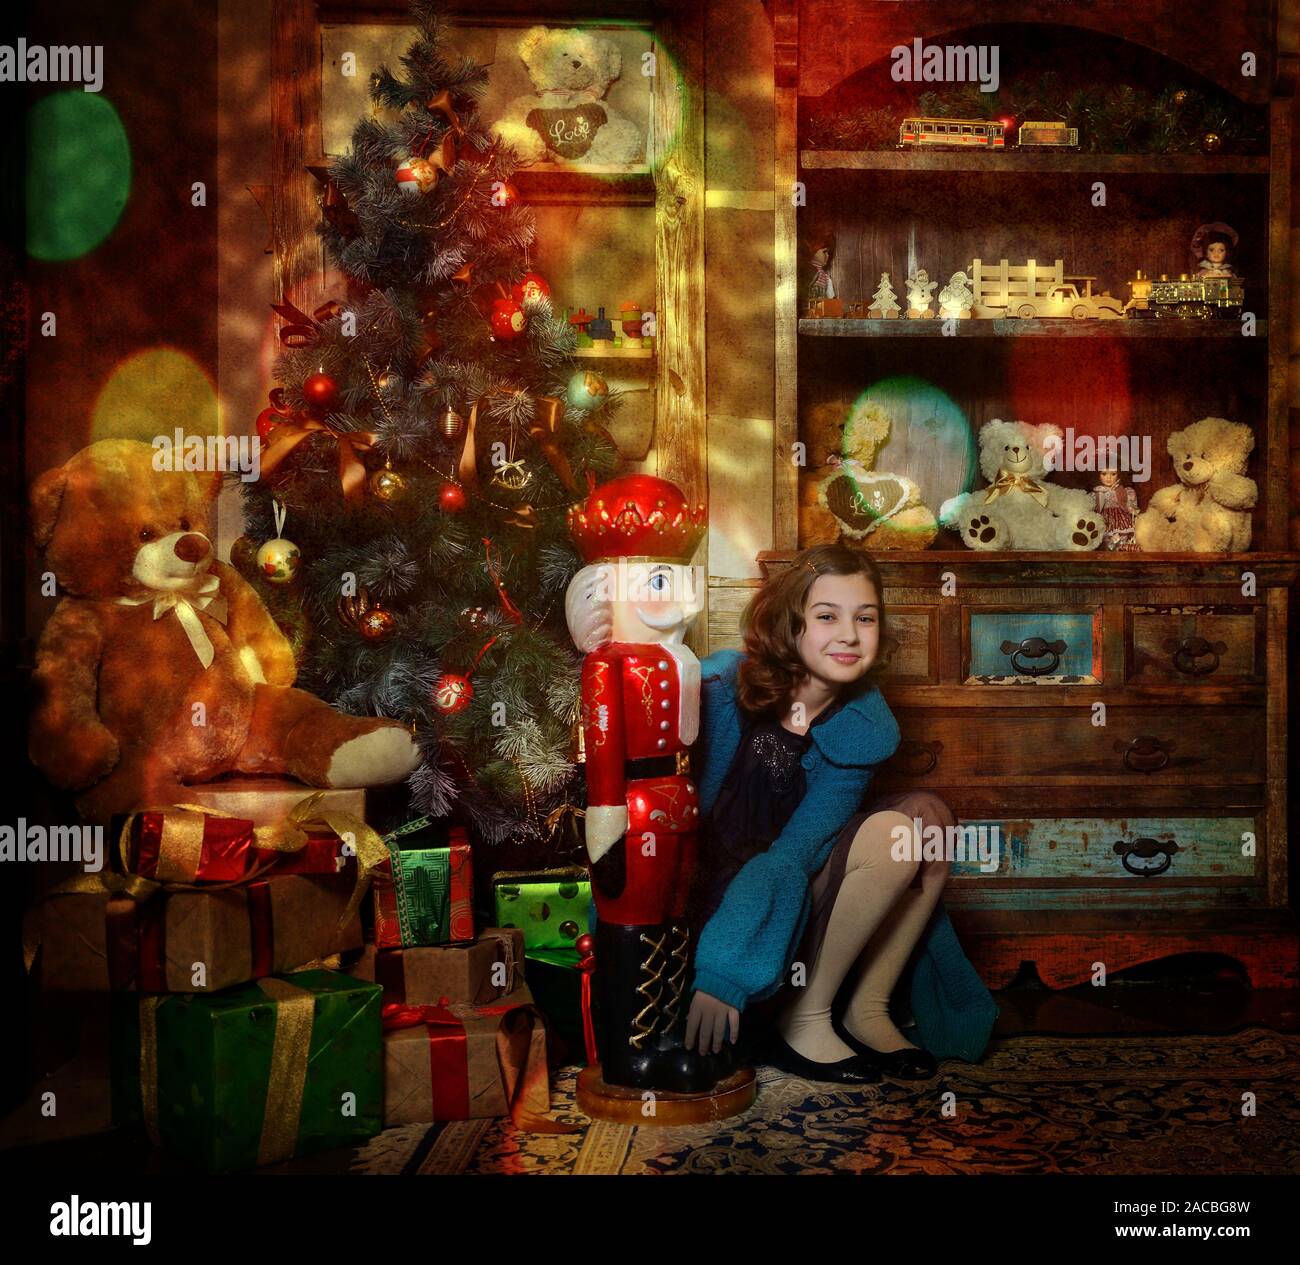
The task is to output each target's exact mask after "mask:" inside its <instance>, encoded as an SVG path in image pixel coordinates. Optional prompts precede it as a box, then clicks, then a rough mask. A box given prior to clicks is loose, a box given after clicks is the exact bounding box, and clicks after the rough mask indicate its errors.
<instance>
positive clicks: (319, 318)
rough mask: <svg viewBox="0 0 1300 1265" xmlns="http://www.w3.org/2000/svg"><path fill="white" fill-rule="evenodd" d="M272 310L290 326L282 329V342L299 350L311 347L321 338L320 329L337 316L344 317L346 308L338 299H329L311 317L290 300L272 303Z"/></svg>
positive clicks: (284, 326)
mask: <svg viewBox="0 0 1300 1265" xmlns="http://www.w3.org/2000/svg"><path fill="white" fill-rule="evenodd" d="M271 310H272V311H273V312H274V313H275V314H276V315H277V316H278V317H279V318H280V319H281V320H282V321H287V322H288V324H286V325H282V326H281V327H280V342H281V343H282V344H283V345H284V346H285V347H290V348H293V349H294V350H297V349H298V348H301V347H310V346H311V345H312V343H314V342H315V341H316V340H317V339H318V338H319V337H320V327H321V326H322V325H323V324H324V323H325V322H326V321H332V320H333V319H334V318H335V317H336V316H342V315H343V312H344V311H345V308H344V307H343V304H342V303H340V302H339V301H338V300H337V299H327V300H326V301H325V302H324V303H322V304H321V305H320V307H318V308H317V309H316V310H315V311H314V312H313V313H312V314H311V315H310V316H308V315H307V313H306V312H304V311H302V309H301V308H298V307H296V306H294V304H292V303H290V302H289V300H288V299H282V300H281V301H280V302H279V303H272V304H271Z"/></svg>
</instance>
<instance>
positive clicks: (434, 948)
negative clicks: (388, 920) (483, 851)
mask: <svg viewBox="0 0 1300 1265" xmlns="http://www.w3.org/2000/svg"><path fill="white" fill-rule="evenodd" d="M498 963H499V964H500V965H501V967H503V968H504V969H502V970H499V971H498V970H494V968H496V967H497V965H498ZM523 964H524V933H523V932H522V931H520V930H518V929H516V928H514V927H509V928H504V929H503V928H500V927H487V928H485V929H484V930H483V931H481V932H479V935H478V939H477V940H475V942H474V943H473V944H456V945H430V946H427V947H423V948H411V949H379V948H376V947H375V946H374V945H373V944H368V945H366V947H365V949H364V950H363V951H362V954H361V957H360V959H359V960H358V961H356V962H355V963H353V964H351V965H348V966H344V967H343V968H342V969H343V971H344V973H345V974H347V975H351V976H353V977H354V978H356V979H362V980H368V981H370V982H371V983H373V984H380V985H382V986H383V989H384V1000H385V1001H386V1002H394V1001H396V1002H405V1003H406V1004H407V1005H408V1006H436V1005H437V1004H438V1002H439V1000H440V999H441V998H443V997H445V998H447V1000H448V1001H452V1002H468V1003H470V1004H471V1005H475V1006H485V1005H487V1004H488V1003H489V1002H494V1001H496V1000H497V999H498V998H501V997H504V996H506V994H508V993H512V992H513V991H514V990H515V988H516V987H517V985H519V984H521V983H522V982H523ZM494 975H495V976H497V977H504V984H496V983H494V982H493V979H494Z"/></svg>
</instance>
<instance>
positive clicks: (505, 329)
mask: <svg viewBox="0 0 1300 1265" xmlns="http://www.w3.org/2000/svg"><path fill="white" fill-rule="evenodd" d="M526 323H527V322H526V321H525V320H524V309H523V308H522V307H520V306H519V304H518V303H516V302H515V300H514V299H498V300H497V301H496V302H495V303H494V304H493V305H492V333H493V334H495V335H496V337H497V338H500V339H502V340H503V341H509V340H510V339H512V338H518V337H519V335H520V334H522V333H523V332H524V325H525V324H526Z"/></svg>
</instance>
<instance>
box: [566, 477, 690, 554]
mask: <svg viewBox="0 0 1300 1265" xmlns="http://www.w3.org/2000/svg"><path fill="white" fill-rule="evenodd" d="M568 523H569V531H570V532H571V533H572V534H573V539H574V541H575V542H576V544H577V546H578V552H579V553H580V554H582V557H583V560H584V561H586V562H603V561H604V560H606V559H609V558H654V559H656V560H660V559H662V560H663V561H666V562H682V563H687V562H690V560H691V555H692V554H694V552H695V549H696V547H697V546H698V545H699V543H700V540H701V539H702V538H703V536H704V533H705V530H706V528H707V525H708V511H707V510H706V509H705V507H704V504H703V503H702V502H701V503H700V504H698V505H696V506H695V507H694V508H692V507H691V506H690V505H688V504H687V503H686V498H685V497H684V496H683V495H682V493H681V490H680V489H679V488H678V487H677V486H676V485H675V484H672V483H669V482H668V480H667V479H660V478H657V477H656V476H654V475H652V474H627V475H624V476H623V477H622V478H619V479H611V480H610V482H608V483H603V484H601V486H600V487H598V488H592V489H591V493H590V495H589V496H588V497H587V500H586V501H585V502H583V503H582V504H579V505H574V506H573V507H572V508H571V509H570V510H569V514H568Z"/></svg>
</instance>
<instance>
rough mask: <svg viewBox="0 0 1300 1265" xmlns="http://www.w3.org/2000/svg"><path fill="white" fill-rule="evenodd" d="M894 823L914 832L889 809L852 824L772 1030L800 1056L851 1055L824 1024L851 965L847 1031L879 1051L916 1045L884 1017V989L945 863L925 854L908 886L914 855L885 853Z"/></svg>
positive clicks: (826, 1059) (925, 914)
mask: <svg viewBox="0 0 1300 1265" xmlns="http://www.w3.org/2000/svg"><path fill="white" fill-rule="evenodd" d="M900 825H901V826H902V827H904V828H906V829H907V830H908V832H909V834H911V833H912V832H913V825H912V819H911V818H910V817H907V816H905V815H904V814H902V813H899V812H894V811H885V812H879V813H873V814H872V815H871V816H870V817H868V818H867V819H866V821H864V822H863V823H862V825H861V826H860V827H859V829H858V833H857V835H856V836H855V837H854V840H853V845H852V847H851V848H850V850H849V855H848V857H847V860H846V865H845V871H844V879H843V881H842V882H841V884H840V890H839V893H838V895H837V897H836V900H835V907H834V908H833V909H832V910H831V916H830V919H829V920H828V923H827V926H826V932H825V935H824V936H823V938H822V943H821V948H820V950H819V951H818V953H817V960H816V962H814V963H813V966H812V970H811V972H810V973H809V976H808V981H807V984H806V985H805V987H804V988H802V989H800V990H798V995H797V996H796V997H795V998H794V999H793V1000H792V1002H791V1003H790V1004H788V1005H787V1006H786V1007H785V1008H784V1009H783V1010H782V1011H781V1012H780V1013H779V1014H778V1015H777V1018H776V1027H777V1031H778V1032H779V1033H780V1034H781V1036H782V1037H783V1038H784V1040H785V1041H786V1043H787V1044H788V1045H789V1046H790V1047H791V1048H792V1049H794V1050H795V1051H796V1052H797V1053H799V1054H802V1055H803V1056H804V1058H807V1059H813V1060H814V1061H816V1062H818V1063H838V1062H840V1061H841V1060H843V1059H847V1058H851V1057H852V1055H853V1051H852V1050H851V1049H850V1048H849V1047H848V1046H847V1045H845V1044H844V1042H843V1041H841V1040H840V1038H839V1037H837V1036H836V1035H835V1032H834V1031H833V1029H832V1028H831V1004H832V1002H833V1001H834V1000H835V997H836V995H837V994H838V992H839V990H840V985H841V984H842V983H843V982H844V979H845V976H846V975H848V973H849V972H850V971H851V970H853V969H855V967H856V968H857V969H858V970H859V972H860V973H859V975H858V978H857V981H856V983H855V984H854V986H853V991H852V994H851V996H850V998H849V1002H848V1006H847V1008H846V1010H845V1013H844V1026H845V1027H846V1028H847V1029H848V1031H849V1033H850V1034H851V1035H852V1036H854V1037H856V1038H857V1039H858V1040H859V1041H864V1042H866V1044H867V1045H869V1046H871V1047H872V1048H873V1049H876V1050H880V1051H882V1052H888V1051H891V1050H901V1049H904V1048H915V1047H913V1046H912V1043H911V1042H910V1041H908V1040H907V1039H906V1038H905V1037H904V1036H903V1034H902V1033H901V1032H899V1030H898V1029H897V1028H896V1027H895V1026H894V1024H893V1022H892V1021H891V1020H890V1018H889V996H890V994H891V993H892V992H893V990H894V985H895V984H897V983H898V978H899V976H900V975H901V974H902V971H903V967H904V966H905V965H906V964H907V959H908V957H909V956H910V955H911V952H912V949H913V948H914V947H915V945H916V942H917V940H918V939H919V938H920V935H921V932H922V931H924V930H925V924H926V923H927V922H928V921H929V919H930V914H931V913H932V911H933V910H934V907H935V904H936V903H937V902H938V899H939V896H940V894H941V893H942V891H943V884H944V880H945V879H946V877H947V872H948V866H947V865H946V864H944V863H941V862H937V861H930V862H927V863H926V865H925V869H924V872H923V873H922V877H921V887H920V889H919V890H918V889H916V888H909V886H908V885H909V884H910V883H911V881H912V879H913V877H914V876H915V875H916V871H917V866H918V862H917V861H915V860H911V859H909V860H906V861H895V860H894V859H893V858H892V857H891V856H890V850H891V848H892V846H893V844H894V831H895V829H896V828H897V827H899V826H900Z"/></svg>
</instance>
